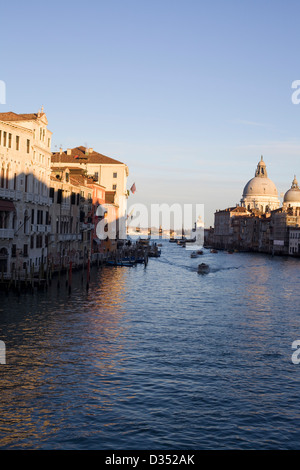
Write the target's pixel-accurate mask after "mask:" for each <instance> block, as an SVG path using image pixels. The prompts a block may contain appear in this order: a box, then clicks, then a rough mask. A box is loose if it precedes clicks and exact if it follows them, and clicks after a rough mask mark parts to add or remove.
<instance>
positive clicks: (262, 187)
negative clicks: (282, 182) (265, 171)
mask: <svg viewBox="0 0 300 470" xmlns="http://www.w3.org/2000/svg"><path fill="white" fill-rule="evenodd" d="M249 196H272V197H278V191H277V188H276V186H275V184H274V183H273V181H271V180H270V179H269V178H261V177H259V176H255V177H254V178H252V179H251V180H250V181H248V183H247V184H246V186H245V187H244V191H243V197H249Z"/></svg>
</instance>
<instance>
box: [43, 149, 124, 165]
mask: <svg viewBox="0 0 300 470" xmlns="http://www.w3.org/2000/svg"><path fill="white" fill-rule="evenodd" d="M52 163H101V164H113V165H123V163H122V162H120V161H119V160H115V159H114V158H110V157H107V156H106V155H102V154H101V153H98V152H95V151H94V150H93V149H87V148H86V147H83V146H80V147H75V148H73V149H68V150H65V151H60V152H54V153H53V154H52Z"/></svg>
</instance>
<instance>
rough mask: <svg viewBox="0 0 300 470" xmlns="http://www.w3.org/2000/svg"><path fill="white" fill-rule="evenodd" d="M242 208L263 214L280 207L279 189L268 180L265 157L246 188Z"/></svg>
mask: <svg viewBox="0 0 300 470" xmlns="http://www.w3.org/2000/svg"><path fill="white" fill-rule="evenodd" d="M299 192H300V190H299ZM241 206H242V207H245V208H246V209H248V210H251V209H258V210H259V211H261V212H267V211H272V210H275V209H278V208H279V206H280V201H279V198H278V191H277V188H276V186H275V184H274V183H273V181H271V180H270V179H269V178H268V174H267V168H266V164H265V162H264V160H263V157H261V160H260V162H259V163H258V165H257V168H256V172H255V176H254V178H252V179H251V180H250V181H248V183H247V184H246V186H245V187H244V191H243V197H242V199H241Z"/></svg>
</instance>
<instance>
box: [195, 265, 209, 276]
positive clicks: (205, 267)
mask: <svg viewBox="0 0 300 470" xmlns="http://www.w3.org/2000/svg"><path fill="white" fill-rule="evenodd" d="M208 273H209V265H208V264H205V263H201V264H199V266H198V274H208Z"/></svg>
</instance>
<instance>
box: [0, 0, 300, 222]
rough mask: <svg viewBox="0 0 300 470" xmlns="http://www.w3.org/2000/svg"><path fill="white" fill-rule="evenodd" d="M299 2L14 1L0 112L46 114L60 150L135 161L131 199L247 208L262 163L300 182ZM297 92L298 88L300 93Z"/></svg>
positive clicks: (9, 7)
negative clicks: (298, 100)
mask: <svg viewBox="0 0 300 470" xmlns="http://www.w3.org/2000/svg"><path fill="white" fill-rule="evenodd" d="M299 17H300V3H299V2H298V1H297V0H285V1H276V0H272V1H269V0H264V1H263V2H261V1H257V0H252V1H251V2H250V1H248V2H246V1H242V0H239V1H235V0H227V1H226V2H225V1H224V0H217V1H216V0H210V1H201V0H184V1H183V0H151V1H148V0H147V1H146V0H139V1H137V0H110V1H109V2H107V1H102V0H96V1H91V0H86V1H85V2H82V1H77V0H73V1H69V0H61V1H56V0H52V1H51V2H40V1H30V0H28V1H27V2H23V1H19V0H16V1H14V2H5V3H2V5H1V17H0V31H1V62H0V64H1V65H0V80H2V81H4V82H5V84H6V104H0V112H5V111H14V112H17V113H31V112H37V111H38V110H39V109H40V108H41V106H44V111H45V113H46V115H47V118H48V122H49V125H48V127H49V129H50V130H51V131H52V132H53V141H52V150H53V151H55V150H57V149H59V147H60V146H62V147H63V148H64V149H66V148H70V147H75V146H79V145H86V146H88V147H93V148H94V149H95V150H96V151H98V152H100V153H102V154H104V155H108V156H110V157H112V158H116V159H118V160H120V161H122V162H124V163H126V164H127V165H128V167H129V177H128V188H130V187H131V185H132V183H134V182H135V184H136V188H137V190H136V193H135V194H131V195H130V197H129V199H128V206H129V208H130V207H132V205H133V204H136V203H139V204H146V205H150V204H152V203H155V204H162V203H167V204H174V203H181V204H183V203H186V204H188V203H191V204H204V207H205V225H206V226H210V225H213V220H214V217H213V214H214V212H215V210H218V209H223V208H226V207H228V206H234V205H235V204H237V203H239V202H240V199H241V196H242V191H243V187H244V185H245V184H246V183H247V181H248V180H249V179H251V178H252V177H253V176H254V173H255V169H256V166H257V163H258V161H259V160H260V156H261V155H263V156H264V160H265V162H266V164H267V170H268V176H269V177H270V178H271V179H272V180H273V181H274V182H275V184H276V186H277V189H278V192H279V194H281V193H284V192H285V191H287V189H289V187H290V186H291V183H292V179H293V177H294V174H296V175H298V179H299V180H300V162H299V156H300V127H299V123H300V104H294V103H293V102H292V94H293V92H295V90H294V89H292V83H293V82H294V81H295V80H300V68H299V51H298V49H299V47H298V44H299V36H300V33H299V31H300V28H299ZM299 96H300V94H299Z"/></svg>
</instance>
